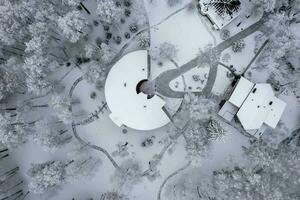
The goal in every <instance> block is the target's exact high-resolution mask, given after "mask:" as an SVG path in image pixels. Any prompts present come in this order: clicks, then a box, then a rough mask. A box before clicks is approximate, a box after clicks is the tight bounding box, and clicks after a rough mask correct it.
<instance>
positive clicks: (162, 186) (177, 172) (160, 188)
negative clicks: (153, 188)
mask: <svg viewBox="0 0 300 200" xmlns="http://www.w3.org/2000/svg"><path fill="white" fill-rule="evenodd" d="M191 163H192V161H189V162H188V163H187V164H186V165H185V166H183V167H181V168H180V169H177V170H176V171H175V172H173V173H172V174H170V175H169V176H167V178H166V179H165V180H164V181H163V183H162V184H161V185H160V187H159V191H158V194H157V200H161V193H162V190H163V188H164V186H165V185H166V183H167V182H168V180H169V179H171V178H172V177H174V176H176V175H177V174H179V173H180V172H182V171H184V170H185V169H186V168H188V167H189V166H190V165H191Z"/></svg>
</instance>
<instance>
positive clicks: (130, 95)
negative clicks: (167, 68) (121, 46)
mask: <svg viewBox="0 0 300 200" xmlns="http://www.w3.org/2000/svg"><path fill="white" fill-rule="evenodd" d="M148 73H149V62H148V51H147V50H139V51H134V52H131V53H128V54H126V55H125V56H123V57H122V58H121V59H120V60H119V61H118V62H117V63H116V64H115V65H114V66H113V67H112V69H111V70H110V72H109V74H108V76H107V79H106V82H105V98H106V102H107V105H108V108H109V109H110V111H111V114H110V118H111V120H112V121H113V122H114V123H115V124H116V125H118V126H122V125H125V126H127V127H130V128H132V129H136V130H152V129H156V128H160V127H162V126H164V125H166V124H167V123H169V122H170V118H169V117H168V116H167V114H166V113H165V112H164V110H163V107H164V106H165V101H164V100H163V99H162V98H161V97H159V96H157V95H156V94H155V93H150V94H146V93H144V92H141V91H139V87H140V86H142V87H145V88H146V89H147V90H148V89H149V88H148V85H147V84H144V83H145V82H146V81H147V79H148V75H149V74H148ZM149 90H151V88H150V89H149Z"/></svg>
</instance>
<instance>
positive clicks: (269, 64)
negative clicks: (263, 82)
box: [255, 13, 300, 96]
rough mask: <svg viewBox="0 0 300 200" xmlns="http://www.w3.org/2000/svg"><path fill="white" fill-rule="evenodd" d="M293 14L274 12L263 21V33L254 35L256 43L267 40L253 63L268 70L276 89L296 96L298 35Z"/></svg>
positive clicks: (299, 52)
mask: <svg viewBox="0 0 300 200" xmlns="http://www.w3.org/2000/svg"><path fill="white" fill-rule="evenodd" d="M293 19H294V18H293V16H288V15H287V14H285V13H274V14H272V15H270V16H269V17H268V21H267V22H266V23H265V26H266V30H265V35H258V36H257V37H256V45H257V46H258V45H261V44H262V43H263V42H264V41H265V40H266V39H269V42H268V44H267V46H266V48H265V50H264V51H263V52H262V53H261V55H260V57H259V58H258V59H257V62H256V63H255V65H256V69H257V70H260V71H262V70H264V71H269V72H270V73H269V74H270V77H269V79H270V80H269V81H270V82H273V83H276V82H277V83H278V85H277V88H278V89H284V88H286V89H288V90H290V91H292V92H294V94H295V95H296V96H298V95H297V91H298V88H299V83H298V77H299V74H300V67H299V66H300V65H299V63H300V59H299V56H300V49H299V48H298V47H299V45H300V39H299V37H298V36H297V35H296V34H295V33H294V31H293V29H292V24H293V23H294V20H293Z"/></svg>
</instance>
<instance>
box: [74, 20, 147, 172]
mask: <svg viewBox="0 0 300 200" xmlns="http://www.w3.org/2000/svg"><path fill="white" fill-rule="evenodd" d="M146 18H147V22H146V24H147V27H146V28H144V29H142V30H140V31H138V32H137V33H136V34H135V35H134V36H132V37H131V39H130V40H128V41H127V42H126V43H125V44H124V45H123V46H122V47H121V49H120V50H119V52H118V53H117V54H116V55H115V56H114V58H113V59H112V60H111V62H110V63H108V70H109V69H110V68H111V67H112V66H113V65H114V64H115V63H116V62H117V61H118V60H119V59H120V58H121V57H122V56H123V55H124V54H126V53H129V52H130V50H129V51H126V50H127V49H128V47H129V46H130V44H131V43H132V42H133V41H134V39H135V38H136V37H137V36H139V35H140V34H142V33H144V32H145V31H148V34H149V37H150V24H149V19H148V16H146ZM83 79H84V78H83V76H80V77H79V78H77V79H76V80H75V81H74V83H73V84H72V86H71V88H70V90H69V94H68V97H69V98H70V99H71V98H72V97H73V93H74V90H75V88H76V87H77V85H78V84H79V83H80V82H81V81H82V80H83ZM106 108H107V104H106V103H104V104H103V105H102V107H98V110H96V112H95V113H92V115H91V116H89V117H88V118H86V119H83V120H82V121H80V122H75V121H73V122H72V131H73V134H74V137H75V138H76V139H77V140H78V142H80V143H81V144H82V145H84V146H88V147H90V148H92V149H95V150H97V151H100V152H102V153H103V154H104V155H105V156H106V157H107V158H108V159H109V160H110V162H111V163H112V165H113V166H114V167H115V168H116V169H117V170H120V171H121V168H120V166H119V165H118V164H117V162H116V161H115V160H114V159H113V157H112V156H111V155H110V153H109V152H108V151H107V150H105V149H104V148H102V147H100V146H97V145H94V144H91V143H90V142H87V141H85V140H84V139H82V138H81V137H80V136H79V135H78V133H77V129H76V126H80V125H87V124H89V123H92V122H94V121H95V120H96V119H98V117H99V113H101V112H102V111H103V110H104V109H106ZM70 110H71V111H72V104H71V106H70Z"/></svg>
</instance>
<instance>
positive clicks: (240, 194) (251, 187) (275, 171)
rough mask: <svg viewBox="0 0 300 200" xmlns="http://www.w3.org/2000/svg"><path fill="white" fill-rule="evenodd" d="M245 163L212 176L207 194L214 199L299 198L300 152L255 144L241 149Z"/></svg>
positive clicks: (299, 150) (294, 148) (291, 148)
mask: <svg viewBox="0 0 300 200" xmlns="http://www.w3.org/2000/svg"><path fill="white" fill-rule="evenodd" d="M244 152H245V155H246V157H247V159H248V161H247V163H246V164H244V165H241V166H236V167H234V168H225V169H222V170H218V171H215V172H214V174H213V178H212V182H211V187H212V188H213V192H212V193H211V194H210V196H211V197H212V198H216V199H232V200H235V199H236V200H237V199H249V200H256V199H266V200H271V199H272V200H282V199H287V200H292V199H298V198H299V191H298V188H299V186H300V167H299V166H300V165H299V163H300V156H299V154H300V149H299V147H297V146H290V145H287V146H285V148H283V147H280V148H277V147H276V146H270V145H267V144H265V143H264V142H262V141H257V142H256V143H254V144H253V145H251V146H250V147H247V148H245V149H244Z"/></svg>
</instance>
